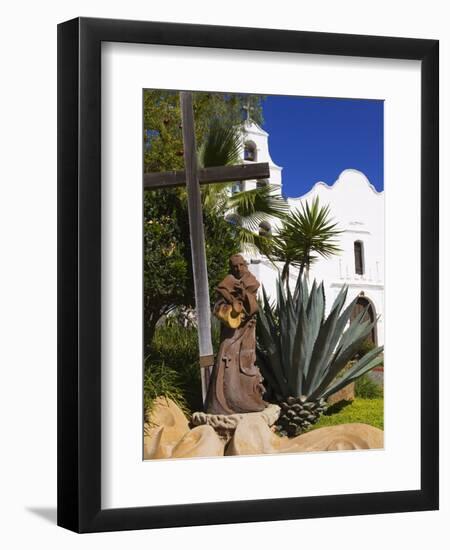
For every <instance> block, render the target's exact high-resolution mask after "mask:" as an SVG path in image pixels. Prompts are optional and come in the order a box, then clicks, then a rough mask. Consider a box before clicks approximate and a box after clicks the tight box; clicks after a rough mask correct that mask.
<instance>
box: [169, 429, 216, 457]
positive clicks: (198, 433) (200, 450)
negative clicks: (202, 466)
mask: <svg viewBox="0 0 450 550" xmlns="http://www.w3.org/2000/svg"><path fill="white" fill-rule="evenodd" d="M223 448H224V443H223V441H222V440H221V438H220V437H219V436H218V435H217V434H216V432H215V431H214V428H211V426H208V425H203V426H197V427H196V428H194V429H193V430H190V431H189V432H188V433H187V434H185V435H184V437H183V439H182V440H181V441H179V442H178V443H177V445H176V446H175V448H174V449H173V451H172V455H171V457H170V458H192V457H200V458H201V457H205V456H223Z"/></svg>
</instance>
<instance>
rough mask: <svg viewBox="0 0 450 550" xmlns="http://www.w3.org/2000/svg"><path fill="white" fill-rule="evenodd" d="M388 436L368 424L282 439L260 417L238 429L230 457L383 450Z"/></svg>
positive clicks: (323, 430) (248, 420) (337, 427)
mask: <svg viewBox="0 0 450 550" xmlns="http://www.w3.org/2000/svg"><path fill="white" fill-rule="evenodd" d="M383 441H384V433H383V431H382V430H379V429H378V428H374V427H373V426H368V425H367V424H356V423H355V424H342V425H341V426H330V427H328V428H319V429H317V430H313V431H311V432H308V433H306V434H302V435H299V436H297V437H295V438H293V439H289V438H287V437H278V436H277V435H275V434H274V433H273V432H272V431H271V430H270V428H269V427H268V426H267V424H265V423H264V422H263V421H262V420H261V419H260V418H259V419H258V418H246V419H244V420H242V421H241V422H240V423H239V425H238V426H237V428H236V431H235V433H234V436H233V438H232V439H231V441H230V443H229V444H228V446H227V448H226V451H225V454H226V455H257V454H272V453H299V452H308V451H316V452H317V451H340V450H354V449H380V448H383Z"/></svg>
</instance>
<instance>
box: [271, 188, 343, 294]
mask: <svg viewBox="0 0 450 550" xmlns="http://www.w3.org/2000/svg"><path fill="white" fill-rule="evenodd" d="M341 233H342V231H341V230H339V229H337V223H333V220H332V219H331V217H330V207H329V206H328V205H327V206H320V204H319V198H318V197H316V198H315V199H314V200H313V202H312V204H311V206H310V205H309V204H308V201H306V204H305V205H303V204H302V205H301V208H300V210H296V211H293V212H291V213H290V215H289V216H287V217H285V218H284V219H283V225H282V227H281V229H280V231H279V233H278V234H277V235H276V236H275V237H274V238H273V243H272V246H271V248H270V250H269V252H268V256H269V257H270V259H271V260H272V261H281V262H283V263H284V265H283V269H282V273H281V278H282V280H283V281H285V283H286V285H287V284H288V280H289V268H290V266H293V267H297V268H299V270H300V277H301V276H302V275H303V272H304V271H305V269H306V270H309V269H310V267H311V264H312V263H314V262H315V261H316V260H317V259H318V256H322V257H323V258H328V257H330V256H332V255H333V254H338V253H339V252H341V249H340V248H339V246H338V241H337V240H336V238H337V237H338V236H339V235H340V234H341Z"/></svg>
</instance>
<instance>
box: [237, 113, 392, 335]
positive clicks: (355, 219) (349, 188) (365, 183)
mask: <svg viewBox="0 0 450 550" xmlns="http://www.w3.org/2000/svg"><path fill="white" fill-rule="evenodd" d="M244 128H245V131H244V134H243V142H242V157H243V160H244V162H245V163H247V162H268V163H269V167H270V179H269V180H264V181H256V180H249V181H246V182H242V183H240V184H238V187H237V189H236V190H239V189H240V190H245V189H252V188H255V187H256V186H258V185H264V184H267V183H270V184H273V185H277V186H279V188H280V193H281V192H282V167H281V166H278V165H276V164H275V163H274V161H273V160H272V158H271V156H270V151H269V135H268V133H267V132H265V131H264V130H263V129H262V128H260V127H259V126H258V125H257V124H256V123H254V122H253V121H252V120H250V119H249V120H247V121H246V122H245V126H244ZM315 197H318V198H319V202H320V205H329V207H330V215H331V217H332V218H333V220H334V221H335V222H337V223H338V226H339V227H338V228H339V229H340V230H341V231H343V232H342V233H341V235H339V237H338V240H339V247H340V248H341V250H342V251H341V253H340V254H337V255H334V256H332V257H331V258H327V259H325V258H322V257H319V259H318V260H317V261H316V262H315V263H314V264H313V265H312V267H311V270H310V272H309V274H308V277H309V280H310V281H311V282H312V281H313V280H314V279H316V280H317V281H319V282H320V281H323V282H324V288H325V296H326V302H327V307H328V308H330V307H331V304H332V302H333V300H334V298H335V296H336V295H337V293H338V292H339V290H340V289H341V288H342V286H343V285H347V286H348V295H347V302H348V303H350V302H351V301H352V300H353V299H354V298H356V297H358V302H357V306H356V308H355V314H356V313H357V312H359V311H360V310H361V309H362V308H365V307H366V306H369V309H368V315H369V316H370V317H371V318H372V319H378V321H377V324H376V327H375V330H374V331H373V334H372V336H371V338H372V340H373V342H374V343H375V344H377V345H382V344H383V343H384V193H383V192H378V191H377V190H376V189H375V187H374V186H373V185H372V184H371V183H370V182H369V180H368V179H367V177H366V176H365V175H364V174H363V173H362V172H359V171H357V170H353V169H348V170H344V171H343V172H342V173H341V174H340V176H339V177H338V179H337V181H336V182H334V183H333V184H332V185H327V184H326V183H323V182H317V183H316V184H315V185H314V186H313V187H312V189H311V190H310V191H309V192H308V193H306V194H305V195H302V196H300V197H298V198H288V199H287V200H288V203H289V207H290V209H291V210H294V209H298V208H299V207H300V205H301V204H302V203H305V201H308V202H309V203H310V204H311V202H312V200H313V199H314V198H315ZM270 223H272V224H273V227H272V228H271V229H272V231H274V232H276V229H277V227H276V226H277V223H276V221H274V220H271V222H270ZM245 256H246V259H247V261H248V263H249V267H250V270H251V271H252V272H253V273H254V275H255V276H256V278H257V279H258V280H259V281H260V282H261V284H262V285H264V288H265V289H266V291H267V293H268V294H269V296H270V297H272V298H275V296H276V292H275V288H276V286H275V285H276V280H277V278H278V274H279V272H280V271H279V270H278V269H277V267H276V266H274V265H273V264H272V263H271V262H270V261H269V260H268V258H267V257H265V256H263V255H261V254H258V253H251V254H245ZM279 268H281V264H280V266H279ZM297 275H298V271H296V270H295V269H292V268H291V273H290V279H291V283H292V285H294V284H295V281H296V279H297Z"/></svg>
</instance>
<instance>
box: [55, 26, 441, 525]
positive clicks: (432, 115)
mask: <svg viewBox="0 0 450 550" xmlns="http://www.w3.org/2000/svg"><path fill="white" fill-rule="evenodd" d="M103 41H110V42H128V43H140V44H163V45H182V46H194V47H207V48H228V49H242V50H262V51H276V52H291V53H310V54H327V55H341V56H360V57H377V58H392V59H411V60H412V59H414V60H420V61H421V381H420V382H421V403H423V404H424V405H423V406H422V407H421V456H420V459H421V488H420V490H415V491H398V492H379V493H366V494H348V495H333V496H314V497H298V498H280V499H270V500H253V501H234V502H212V503H206V502H205V503H201V504H183V505H169V506H167V505H166V506H153V507H133V508H121V509H108V510H102V508H101V361H100V359H101V321H102V320H101V160H100V152H101V131H100V130H101V117H100V113H101V108H100V107H101V86H100V82H101V73H100V70H101V66H100V65H101V61H100V60H101V57H100V56H101V43H102V42H103ZM438 66H439V43H438V41H437V40H423V39H410V38H391V37H389V38H388V37H377V36H359V35H344V34H330V33H316V32H299V31H286V30H273V29H270V30H269V29H255V28H237V27H219V26H206V25H192V24H174V23H161V22H144V21H124V20H108V19H92V18H77V19H73V20H71V21H67V22H64V23H62V24H60V25H59V26H58V525H60V526H62V527H65V528H67V529H71V530H73V531H76V532H98V531H113V530H125V529H150V528H162V527H175V526H189V525H209V524H223V523H235V522H255V521H274V520H285V519H298V518H314V517H330V516H348V515H360V514H379V513H391V512H411V511H419V510H436V509H438V475H439V461H438V457H439V448H438V433H439V423H438V420H439V419H438V396H439V393H438V225H439V220H438V213H439V209H438V206H439V196H438V178H439V157H438V154H439V153H438V150H439V148H438V138H439V113H438V99H439V98H438V90H439V83H438Z"/></svg>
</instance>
